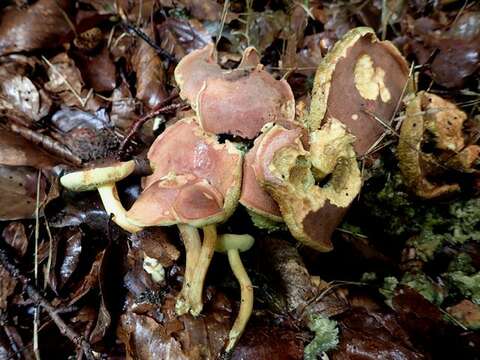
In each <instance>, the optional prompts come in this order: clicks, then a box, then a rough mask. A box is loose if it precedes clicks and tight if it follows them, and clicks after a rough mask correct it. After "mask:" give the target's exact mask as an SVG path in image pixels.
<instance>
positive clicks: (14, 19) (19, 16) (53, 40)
mask: <svg viewBox="0 0 480 360" xmlns="http://www.w3.org/2000/svg"><path fill="white" fill-rule="evenodd" d="M72 5H73V4H72V2H70V1H68V0H39V1H37V2H35V3H34V4H33V5H30V6H28V8H27V9H15V8H14V7H11V8H9V9H4V10H2V14H1V15H0V55H5V54H9V53H14V52H15V53H16V52H22V51H30V50H35V49H42V48H51V47H55V46H58V45H60V42H61V41H62V40H65V39H66V36H67V35H68V34H69V33H70V32H71V31H72V29H71V27H70V25H69V23H68V21H67V19H66V18H65V16H68V12H69V9H70V8H71V6H72Z"/></svg>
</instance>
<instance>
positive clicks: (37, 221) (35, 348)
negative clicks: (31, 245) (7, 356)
mask: <svg viewBox="0 0 480 360" xmlns="http://www.w3.org/2000/svg"><path fill="white" fill-rule="evenodd" d="M41 180H42V172H41V171H40V170H38V176H37V194H36V203H35V254H34V255H33V256H34V259H33V262H34V274H35V275H34V276H35V286H37V285H38V238H39V236H40V181H41ZM39 317H40V309H39V307H38V305H37V306H35V311H34V313H33V353H34V354H35V358H36V359H37V360H40V351H39V349H38V321H39Z"/></svg>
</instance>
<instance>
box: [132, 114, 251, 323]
mask: <svg viewBox="0 0 480 360" xmlns="http://www.w3.org/2000/svg"><path fill="white" fill-rule="evenodd" d="M179 149H180V151H179ZM148 158H149V160H150V164H151V166H152V168H153V169H154V172H153V174H152V175H151V176H148V177H147V178H145V181H144V191H143V193H142V194H141V195H140V197H139V198H138V199H137V201H136V202H135V204H134V205H133V206H132V208H131V209H130V211H129V212H128V217H129V219H130V221H131V222H132V223H134V224H137V225H139V226H153V225H156V226H161V225H173V224H179V229H180V232H181V234H182V238H183V240H184V243H185V247H186V252H187V261H186V270H185V282H184V286H183V289H182V291H181V293H180V296H179V298H178V302H177V311H178V313H179V314H182V313H186V312H188V311H190V312H191V313H192V314H193V315H198V314H200V312H201V311H202V307H203V303H202V290H203V283H204V280H205V276H206V273H207V270H208V267H209V264H210V260H211V258H212V256H213V252H214V247H215V243H216V237H217V235H216V226H215V224H216V223H219V222H223V221H225V220H226V219H228V218H229V217H230V216H231V214H232V213H233V212H234V210H235V208H236V205H237V202H238V197H239V195H240V185H241V172H242V153H241V152H240V151H239V150H238V149H236V148H235V146H233V144H232V143H230V142H228V141H227V142H226V143H225V144H220V143H219V142H218V140H217V138H216V137H215V135H212V134H208V133H205V132H204V131H203V130H202V129H201V128H200V126H199V125H198V124H197V122H196V120H195V118H187V119H183V120H180V121H178V122H177V123H175V124H174V125H172V126H170V127H169V128H167V129H166V130H165V131H164V132H163V133H162V134H161V135H160V136H159V137H158V138H157V139H156V140H155V142H154V143H153V144H152V146H151V148H150V150H149V153H148ZM196 228H203V235H204V240H203V244H202V245H200V241H199V235H198V230H197V229H196Z"/></svg>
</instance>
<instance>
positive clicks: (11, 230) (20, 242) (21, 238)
mask: <svg viewBox="0 0 480 360" xmlns="http://www.w3.org/2000/svg"><path fill="white" fill-rule="evenodd" d="M2 236H3V239H4V240H5V242H6V243H7V244H8V245H10V246H11V247H12V248H13V249H14V250H15V255H16V256H17V257H18V258H21V257H22V256H24V255H25V253H26V252H27V248H28V238H27V234H26V233H25V227H24V226H23V224H22V223H20V222H11V223H10V224H8V225H7V226H6V227H5V229H3V232H2Z"/></svg>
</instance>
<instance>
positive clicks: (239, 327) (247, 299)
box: [225, 249, 253, 352]
mask: <svg viewBox="0 0 480 360" xmlns="http://www.w3.org/2000/svg"><path fill="white" fill-rule="evenodd" d="M227 254H228V262H229V263H230V267H231V268H232V271H233V273H234V275H235V277H236V278H237V280H238V282H239V283H240V296H241V300H240V310H239V311H238V315H237V318H236V319H235V322H234V324H233V326H232V328H231V330H230V333H229V335H228V344H227V348H226V349H225V350H226V352H230V351H231V350H232V349H233V348H234V346H235V344H236V343H237V341H238V339H240V337H241V336H242V334H243V331H244V330H245V326H246V325H247V322H248V319H250V315H251V314H252V310H253V286H252V282H251V281H250V278H249V277H248V274H247V272H246V271H245V268H244V266H243V263H242V259H241V258H240V254H239V251H238V250H237V249H230V250H228V251H227Z"/></svg>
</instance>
